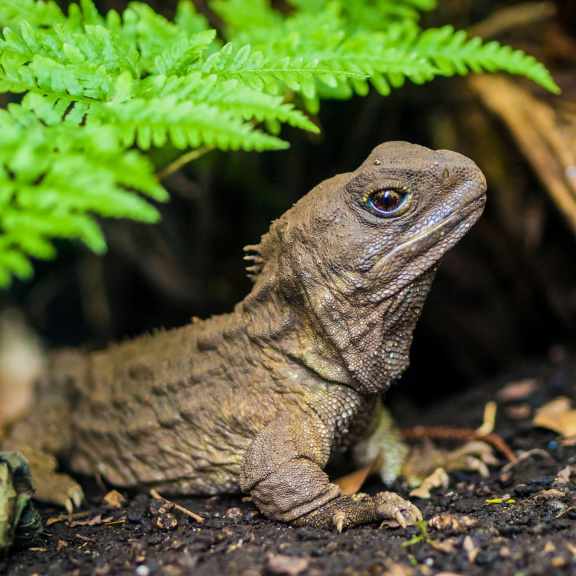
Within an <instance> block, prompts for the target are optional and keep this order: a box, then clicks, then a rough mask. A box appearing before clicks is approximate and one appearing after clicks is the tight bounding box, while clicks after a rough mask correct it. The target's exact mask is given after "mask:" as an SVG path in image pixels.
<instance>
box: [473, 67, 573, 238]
mask: <svg viewBox="0 0 576 576" xmlns="http://www.w3.org/2000/svg"><path fill="white" fill-rule="evenodd" d="M467 83H468V86H470V88H471V89H472V90H473V92H474V93H475V94H476V95H477V96H478V97H479V98H480V100H481V101H482V102H483V104H484V105H485V106H486V107H487V108H488V109H489V110H491V111H492V112H493V113H495V114H496V115H497V116H499V117H500V118H501V119H502V120H503V121H504V122H505V124H506V125H507V127H508V129H509V130H510V132H511V133H512V136H513V137H514V139H515V140H516V143H517V145H518V147H519V148H520V150H521V151H522V153H523V154H524V155H525V156H526V158H527V159H528V161H529V162H530V164H531V165H532V167H533V169H534V171H535V172H536V174H537V175H538V178H539V179H540V180H541V182H542V184H543V185H544V186H545V188H546V190H547V191H548V193H549V194H550V197H551V198H552V200H553V201H554V203H555V204H556V206H557V207H558V209H559V210H560V211H561V212H562V214H563V215H564V217H565V218H566V221H567V222H568V224H569V225H570V227H571V228H572V232H573V233H574V234H576V110H575V109H574V107H573V105H572V106H570V103H569V102H566V106H564V107H560V106H557V107H556V109H554V108H553V107H552V106H551V105H549V104H548V103H546V102H544V101H543V100H540V99H538V98H537V97H535V96H533V95H532V94H531V93H530V92H529V91H528V89H527V88H525V87H523V85H521V84H519V83H518V82H517V81H516V80H514V79H512V78H509V77H505V76H502V75H483V76H476V75H471V76H469V77H468V78H467ZM556 102H558V100H556ZM572 104H573V103H572Z"/></svg>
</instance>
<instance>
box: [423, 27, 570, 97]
mask: <svg viewBox="0 0 576 576" xmlns="http://www.w3.org/2000/svg"><path fill="white" fill-rule="evenodd" d="M414 50H415V51H416V52H417V53H418V54H419V55H421V56H422V57H425V58H428V59H429V60H430V61H432V62H433V63H434V65H435V66H437V67H438V70H439V73H440V74H442V75H445V76H453V75H454V74H461V75H465V74H467V73H468V71H469V70H471V71H472V72H477V73H480V72H484V71H487V72H498V71H504V72H510V73H511V74H522V75H523V76H526V77H527V78H530V79H531V80H533V81H534V82H536V83H537V84H540V86H543V87H544V88H546V89H547V90H550V91H551V92H554V93H556V94H557V93H558V92H559V91H560V89H559V88H558V86H557V85H556V83H555V82H554V80H553V79H552V77H551V76H550V73H549V72H548V70H547V69H546V68H545V67H544V66H543V65H542V64H541V63H540V62H537V61H536V59H535V58H534V57H532V56H528V55H526V54H525V53H524V52H523V51H522V50H513V49H512V48H510V46H501V45H500V44H499V43H498V42H496V41H493V42H488V43H487V44H483V43H482V39H481V38H478V37H475V38H472V39H470V40H469V39H468V36H467V34H466V32H464V31H463V30H460V31H458V32H455V31H454V28H453V27H452V26H443V27H442V28H432V29H430V30H425V31H424V32H423V33H422V34H421V35H420V36H419V37H418V39H417V40H416V42H415V44H414Z"/></svg>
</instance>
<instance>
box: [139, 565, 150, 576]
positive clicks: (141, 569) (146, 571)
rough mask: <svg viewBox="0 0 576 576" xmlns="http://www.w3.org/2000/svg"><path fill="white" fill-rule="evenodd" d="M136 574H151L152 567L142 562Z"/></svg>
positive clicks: (145, 575) (148, 575)
mask: <svg viewBox="0 0 576 576" xmlns="http://www.w3.org/2000/svg"><path fill="white" fill-rule="evenodd" d="M136 574H137V575H138V576H150V568H148V566H145V565H144V564H142V565H141V566H138V568H136Z"/></svg>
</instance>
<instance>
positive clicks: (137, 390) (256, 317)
mask: <svg viewBox="0 0 576 576" xmlns="http://www.w3.org/2000/svg"><path fill="white" fill-rule="evenodd" d="M485 188H486V185H485V180H484V177H483V175H482V173H481V172H480V170H479V169H478V168H477V167H476V165H475V164H474V163H473V162H472V161H471V160H469V159H467V158H465V157H463V156H461V155H459V154H456V153H454V152H449V151H436V152H435V151H431V150H429V149H427V148H423V147H421V146H416V145H412V144H408V143H405V142H389V143H386V144H382V145H380V146H378V147H377V148H375V150H374V151H373V152H372V153H371V155H370V156H369V157H368V158H367V160H366V161H365V162H364V163H363V164H362V165H361V166H360V168H358V169H357V170H356V171H355V172H352V173H348V174H341V175H338V176H335V177H333V178H331V179H329V180H327V181H325V182H323V183H321V184H320V185H318V186H316V187H315V188H314V189H313V190H312V191H311V192H310V193H309V194H307V195H306V196H305V197H303V198H302V199H301V200H300V201H299V202H298V203H297V204H295V205H294V207H292V208H291V209H290V210H289V211H288V212H286V213H285V214H284V215H283V216H282V217H281V218H280V219H279V220H277V221H275V222H274V223H273V224H272V226H271V228H270V230H269V232H268V233H267V234H266V235H264V236H263V237H262V241H261V243H260V244H259V245H258V246H253V247H249V249H250V252H251V253H252V256H251V258H252V260H253V266H252V267H251V268H249V271H250V272H251V274H252V276H253V279H254V287H253V289H252V291H251V293H250V294H249V295H248V296H247V297H246V298H245V299H244V300H243V301H242V302H240V303H239V304H237V306H236V307H235V309H234V311H233V312H232V313H231V314H227V315H223V316H217V317H213V318H210V319H208V320H204V321H203V320H197V319H195V320H194V321H193V322H192V323H191V324H189V325H187V326H185V327H182V328H178V329H174V330H170V331H166V332H158V333H155V334H153V335H150V336H144V337H141V338H138V339H135V340H131V341H128V342H125V343H122V344H118V345H113V346H111V347H110V348H108V349H106V350H104V351H101V352H95V353H91V354H84V353H82V352H73V351H65V352H62V353H56V354H54V355H53V357H52V361H51V370H50V371H49V372H48V373H47V375H46V376H45V377H44V378H43V380H42V381H41V382H39V394H38V395H37V403H36V406H35V408H34V410H33V413H32V415H31V416H30V417H29V418H28V419H26V420H24V421H22V422H21V423H19V424H17V425H16V426H15V428H14V430H13V431H12V434H11V436H10V438H9V439H8V440H7V441H6V442H5V444H4V446H3V449H5V450H21V451H22V453H24V454H25V455H27V456H29V458H30V461H31V465H32V470H33V472H34V473H35V474H36V475H37V485H38V496H39V497H40V498H43V499H48V500H59V501H61V502H62V501H66V499H70V498H72V499H76V500H77V499H78V494H79V492H78V490H79V487H78V486H77V485H76V484H75V483H73V482H70V483H68V484H66V482H65V481H63V478H67V477H62V476H59V477H58V478H59V480H62V485H63V487H62V489H60V491H59V492H58V490H57V489H56V490H55V489H54V488H53V486H52V485H50V489H49V490H48V488H47V489H46V490H44V489H43V487H42V472H37V473H36V466H35V465H34V461H37V460H38V458H37V455H38V454H39V453H50V454H53V455H56V456H57V457H58V458H59V459H63V460H66V461H67V462H68V464H69V467H70V469H71V470H72V471H74V472H77V473H82V474H91V475H92V474H99V475H100V476H102V477H103V478H105V479H106V480H107V481H109V482H110V483H112V484H114V485H117V486H124V487H130V486H145V487H155V488H157V489H158V490H160V491H163V492H165V493H172V494H174V493H179V494H218V493H228V492H235V491H239V490H242V491H244V492H246V493H249V494H250V495H251V496H252V498H253V500H254V502H255V504H256V505H257V506H258V507H259V508H260V510H262V511H263V512H264V513H265V514H266V515H267V516H269V517H270V518H272V519H274V520H280V521H286V522H291V523H294V524H296V525H306V524H308V525H314V526H320V527H326V528H330V527H336V528H338V529H339V530H341V529H342V528H343V527H348V526H353V525H359V524H363V523H369V522H376V521H379V520H382V519H387V518H397V519H399V521H400V522H402V520H404V521H408V522H411V521H413V520H414V519H416V518H418V517H420V516H419V511H418V510H417V508H415V507H414V506H413V505H412V504H410V503H409V502H406V501H404V500H402V499H401V498H399V497H398V496H397V495H395V494H393V493H389V492H384V493H380V494H378V495H376V496H373V497H371V496H367V495H363V494H360V495H355V496H341V495H340V490H339V488H338V487H337V486H335V485H333V484H331V483H330V482H329V480H328V477H327V476H326V474H325V473H324V472H323V469H324V467H325V465H326V464H327V462H328V460H329V459H330V458H331V457H332V456H333V455H335V454H336V453H338V452H339V451H341V450H343V449H345V448H346V447H348V446H349V445H350V444H351V443H353V442H355V440H357V439H358V438H360V437H361V436H362V435H363V434H365V433H366V431H368V430H369V429H370V427H371V425H372V422H373V416H374V413H375V411H376V410H377V405H378V398H379V394H380V393H382V392H383V391H385V390H386V389H387V388H388V387H389V385H390V384H391V383H392V382H393V381H395V380H397V379H398V378H399V377H400V375H401V374H402V372H403V371H404V370H405V369H406V367H407V365H408V352H409V348H410V344H411V341H412V332H413V329H414V326H415V324H416V321H417V319H418V316H419V315H420V311H421V308H422V305H423V303H424V300H425V298H426V295H427V293H428V291H429V289H430V285H431V282H432V280H433V277H434V273H435V271H436V268H437V265H438V262H439V259H440V258H441V256H442V255H443V254H444V253H445V252H446V251H447V250H449V249H450V248H451V247H452V246H454V244H456V242H457V241H458V240H459V239H460V238H461V237H462V236H463V235H464V234H465V233H466V231H467V230H468V229H469V228H470V227H471V226H472V224H473V223H474V222H475V221H476V220H477V218H478V217H479V216H480V214H481V212H482V209H483V206H484V202H485ZM35 459H36V460H35ZM40 460H41V458H40ZM46 485H47V486H48V485H49V482H48V480H47V479H46Z"/></svg>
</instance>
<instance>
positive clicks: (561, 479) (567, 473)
mask: <svg viewBox="0 0 576 576" xmlns="http://www.w3.org/2000/svg"><path fill="white" fill-rule="evenodd" d="M573 473H574V468H572V466H566V467H565V468H562V470H560V472H558V475H557V476H556V478H555V479H554V484H568V482H570V477H571V476H572V474H573Z"/></svg>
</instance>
